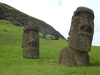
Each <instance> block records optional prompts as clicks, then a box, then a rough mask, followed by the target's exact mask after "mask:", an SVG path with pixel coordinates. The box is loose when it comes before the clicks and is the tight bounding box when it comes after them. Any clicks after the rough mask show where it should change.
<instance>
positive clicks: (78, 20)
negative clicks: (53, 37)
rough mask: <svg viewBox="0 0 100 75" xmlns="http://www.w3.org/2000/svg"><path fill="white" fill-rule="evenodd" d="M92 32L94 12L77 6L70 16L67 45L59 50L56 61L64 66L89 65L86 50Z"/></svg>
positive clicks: (89, 45)
mask: <svg viewBox="0 0 100 75" xmlns="http://www.w3.org/2000/svg"><path fill="white" fill-rule="evenodd" d="M93 33H94V12H93V11H92V10H91V9H89V8H86V7H78V8H77V9H76V11H74V15H73V16H72V22H71V27H70V31H69V39H68V47H67V48H64V49H62V50H61V52H60V55H59V58H58V63H59V64H62V65H64V66H83V65H84V66H86V65H89V55H88V52H89V51H90V50H91V43H92V38H93Z"/></svg>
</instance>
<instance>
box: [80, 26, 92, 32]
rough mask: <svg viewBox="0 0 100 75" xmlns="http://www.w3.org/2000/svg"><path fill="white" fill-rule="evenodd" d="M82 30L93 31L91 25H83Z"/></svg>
mask: <svg viewBox="0 0 100 75" xmlns="http://www.w3.org/2000/svg"><path fill="white" fill-rule="evenodd" d="M80 30H81V31H84V32H88V33H91V32H92V27H91V26H81V27H80Z"/></svg>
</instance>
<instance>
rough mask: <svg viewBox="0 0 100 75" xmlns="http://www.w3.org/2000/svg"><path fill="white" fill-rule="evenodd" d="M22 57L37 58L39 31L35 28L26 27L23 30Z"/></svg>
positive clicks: (31, 26)
mask: <svg viewBox="0 0 100 75" xmlns="http://www.w3.org/2000/svg"><path fill="white" fill-rule="evenodd" d="M23 31H24V33H23V40H22V48H23V56H24V57H26V58H39V31H38V27H37V26H33V25H26V26H25V27H24V29H23Z"/></svg>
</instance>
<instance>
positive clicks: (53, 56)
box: [0, 20, 100, 75]
mask: <svg viewBox="0 0 100 75" xmlns="http://www.w3.org/2000/svg"><path fill="white" fill-rule="evenodd" d="M22 34H23V27H19V26H14V25H12V24H11V23H10V22H9V21H5V20H0V75H100V46H92V49H91V52H89V55H90V63H91V64H90V65H89V66H83V67H64V66H62V65H58V63H57V59H58V55H59V52H60V50H61V49H62V48H63V47H66V46H67V44H68V43H67V41H65V40H63V39H60V40H50V39H42V38H40V58H39V59H27V58H23V56H22V53H23V49H22V48H21V47H22ZM40 36H42V34H41V33H40ZM47 37H49V35H47Z"/></svg>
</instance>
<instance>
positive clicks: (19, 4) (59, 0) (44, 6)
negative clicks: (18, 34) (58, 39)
mask: <svg viewBox="0 0 100 75" xmlns="http://www.w3.org/2000/svg"><path fill="white" fill-rule="evenodd" d="M0 2H2V3H6V4H8V5H10V6H13V7H14V8H16V9H18V10H20V11H22V12H24V13H26V14H28V15H30V16H33V17H36V18H38V19H40V20H43V21H45V22H46V23H48V24H50V25H51V26H53V27H54V28H55V29H56V30H57V31H59V32H60V33H61V34H62V35H63V36H64V37H65V38H67V37H68V32H69V29H70V25H71V17H72V15H73V12H74V11H75V10H76V8H77V7H79V6H85V7H88V8H90V9H92V10H93V11H94V15H95V19H94V37H93V41H92V45H97V46H100V40H99V39H100V36H99V34H100V25H99V24H100V21H99V20H100V0H0Z"/></svg>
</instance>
